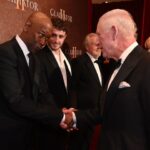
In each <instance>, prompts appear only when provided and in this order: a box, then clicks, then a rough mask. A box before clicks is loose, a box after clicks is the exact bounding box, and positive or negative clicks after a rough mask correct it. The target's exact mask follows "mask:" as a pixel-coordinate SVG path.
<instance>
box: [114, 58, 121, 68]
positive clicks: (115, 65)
mask: <svg viewBox="0 0 150 150" xmlns="http://www.w3.org/2000/svg"><path fill="white" fill-rule="evenodd" d="M120 65H121V59H118V60H117V61H115V62H114V65H113V66H114V69H117V68H119V67H120Z"/></svg>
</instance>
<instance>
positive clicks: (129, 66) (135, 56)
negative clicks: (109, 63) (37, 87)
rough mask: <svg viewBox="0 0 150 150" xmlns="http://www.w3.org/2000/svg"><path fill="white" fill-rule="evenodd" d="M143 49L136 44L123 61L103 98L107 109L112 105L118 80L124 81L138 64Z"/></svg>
mask: <svg viewBox="0 0 150 150" xmlns="http://www.w3.org/2000/svg"><path fill="white" fill-rule="evenodd" d="M142 52H143V49H141V48H139V46H137V47H136V48H135V49H134V50H133V51H132V52H131V54H129V56H128V57H127V59H126V60H125V62H124V63H123V65H122V67H121V68H120V70H119V72H118V74H117V75H116V77H115V78H114V80H113V81H112V83H111V85H110V87H109V89H108V91H107V94H106V98H105V105H106V106H105V107H107V111H108V110H109V107H111V106H112V104H113V102H114V100H115V99H114V97H115V95H116V94H117V91H118V86H119V84H120V82H122V81H125V79H126V78H127V77H128V75H129V74H130V73H131V72H132V71H133V69H134V68H135V67H136V66H137V65H138V63H139V61H140V60H141V58H142V57H143V53H142Z"/></svg>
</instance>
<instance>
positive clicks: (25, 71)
mask: <svg viewBox="0 0 150 150" xmlns="http://www.w3.org/2000/svg"><path fill="white" fill-rule="evenodd" d="M12 43H13V49H14V51H15V53H16V56H17V59H18V63H17V64H18V72H19V76H20V79H21V83H22V84H24V82H25V80H27V79H28V80H29V68H28V65H27V62H26V59H25V57H24V54H23V52H22V50H21V48H20V46H19V45H18V43H17V41H16V39H15V38H13V39H12Z"/></svg>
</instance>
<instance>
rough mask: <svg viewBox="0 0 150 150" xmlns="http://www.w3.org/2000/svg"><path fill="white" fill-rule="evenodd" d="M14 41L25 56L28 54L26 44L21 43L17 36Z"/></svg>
mask: <svg viewBox="0 0 150 150" xmlns="http://www.w3.org/2000/svg"><path fill="white" fill-rule="evenodd" d="M16 40H17V42H18V44H19V46H20V48H21V50H22V52H23V54H24V55H25V56H27V55H28V54H29V49H28V48H27V46H26V44H25V43H24V42H23V40H22V39H21V38H20V37H19V35H16Z"/></svg>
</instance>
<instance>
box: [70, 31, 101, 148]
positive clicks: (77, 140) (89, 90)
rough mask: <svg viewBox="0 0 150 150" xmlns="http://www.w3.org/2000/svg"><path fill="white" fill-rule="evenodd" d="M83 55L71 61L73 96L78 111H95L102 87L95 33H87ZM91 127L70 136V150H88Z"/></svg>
mask: <svg viewBox="0 0 150 150" xmlns="http://www.w3.org/2000/svg"><path fill="white" fill-rule="evenodd" d="M84 46H85V53H84V54H83V55H81V56H79V57H77V58H75V59H73V61H72V71H73V76H72V77H73V79H72V80H73V95H74V100H73V101H74V102H76V106H75V107H76V108H77V109H79V110H87V109H95V108H96V107H97V105H98V104H99V102H100V95H101V92H102V87H103V75H102V68H101V67H100V61H103V60H102V58H100V56H101V49H100V41H99V37H98V35H97V34H96V33H89V34H88V35H86V37H85V40H84ZM93 129H94V125H93V127H91V128H89V127H88V126H87V127H86V126H85V128H84V129H82V130H79V131H77V132H74V133H73V134H72V138H71V142H70V143H69V145H70V150H77V149H78V150H88V149H89V145H90V143H91V138H92V133H93Z"/></svg>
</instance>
